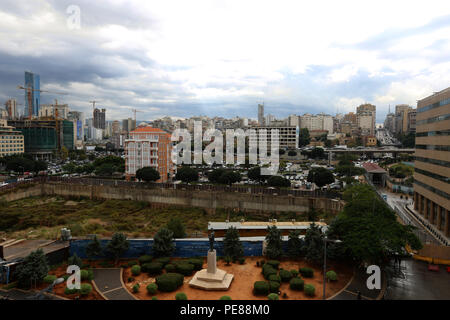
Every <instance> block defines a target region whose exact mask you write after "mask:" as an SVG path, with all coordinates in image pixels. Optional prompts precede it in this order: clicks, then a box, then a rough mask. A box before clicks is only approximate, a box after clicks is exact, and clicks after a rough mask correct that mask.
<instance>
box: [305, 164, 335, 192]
mask: <svg viewBox="0 0 450 320" xmlns="http://www.w3.org/2000/svg"><path fill="white" fill-rule="evenodd" d="M307 181H308V182H314V183H315V184H316V185H317V186H318V187H319V188H322V187H323V186H324V185H327V184H330V183H333V182H334V176H333V173H331V171H330V170H327V169H325V168H322V167H319V168H313V169H311V170H309V173H308V178H307Z"/></svg>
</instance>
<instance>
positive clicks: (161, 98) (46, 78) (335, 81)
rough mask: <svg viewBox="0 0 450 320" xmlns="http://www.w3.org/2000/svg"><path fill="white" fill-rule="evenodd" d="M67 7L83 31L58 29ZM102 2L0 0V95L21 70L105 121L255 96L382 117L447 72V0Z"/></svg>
mask: <svg viewBox="0 0 450 320" xmlns="http://www.w3.org/2000/svg"><path fill="white" fill-rule="evenodd" d="M72 4H74V5H77V6H78V7H79V8H80V23H81V24H80V29H75V30H70V29H69V28H68V27H67V20H68V19H69V17H70V16H71V14H70V13H67V8H68V7H69V6H70V5H72ZM105 4H106V3H103V4H102V5H98V4H95V3H90V2H88V1H77V2H76V3H73V2H72V1H44V0H40V1H35V2H32V3H28V2H25V1H5V2H4V3H3V4H2V8H1V9H0V16H1V17H2V19H0V20H1V21H0V25H1V27H2V28H1V30H2V31H0V34H1V35H2V39H3V41H2V44H1V45H0V61H2V75H1V76H0V101H1V102H2V104H3V103H4V102H6V100H8V99H9V98H16V99H17V101H18V103H22V104H23V103H24V101H23V99H24V97H23V92H20V91H19V90H17V89H16V86H17V85H19V84H20V85H23V81H24V80H23V73H24V71H25V70H29V71H32V72H34V73H36V74H39V75H40V80H41V89H42V90H49V91H58V92H61V91H62V92H67V93H69V95H67V96H65V97H63V98H61V97H58V96H53V95H52V94H43V95H42V96H41V103H42V104H47V103H52V102H53V99H54V98H59V100H61V103H67V104H68V105H69V106H70V108H71V110H78V111H82V112H85V114H86V115H89V114H90V113H91V110H92V109H91V105H90V103H89V101H91V100H93V99H95V100H99V101H101V102H100V103H99V105H98V107H99V108H106V109H107V119H108V120H112V119H126V118H129V117H132V109H133V108H137V109H138V110H141V111H143V112H142V113H140V114H139V116H138V118H139V119H138V121H148V120H152V119H155V118H160V117H163V116H174V117H183V118H189V117H191V116H196V115H206V116H210V117H214V116H222V117H227V118H232V117H234V116H240V117H247V118H252V119H257V105H258V103H261V102H263V101H264V107H265V114H273V115H275V116H276V117H277V118H286V117H287V116H289V115H290V114H297V115H303V114H304V113H313V114H317V113H319V112H325V113H327V114H331V115H334V114H336V112H339V113H348V112H354V111H355V109H356V107H357V106H359V105H360V104H364V103H366V102H367V103H372V104H374V105H376V106H377V119H376V122H377V123H382V122H383V121H384V118H385V116H386V114H387V111H388V108H389V105H390V107H391V110H392V109H393V108H394V107H395V105H396V104H404V103H405V104H409V105H411V106H412V107H416V101H417V100H419V99H422V98H424V97H426V96H428V95H430V94H432V93H433V92H435V91H440V90H442V89H444V88H445V87H446V84H447V83H449V82H450V62H449V61H448V56H449V52H450V36H449V35H450V19H449V16H450V5H449V4H448V2H443V1H432V3H420V2H414V1H413V2H408V6H407V7H404V6H403V5H402V4H401V3H390V2H386V3H385V4H380V3H376V4H373V5H368V4H367V3H364V4H360V3H359V2H351V1H349V2H345V3H333V2H321V3H318V4H308V6H304V5H297V4H294V3H292V2H282V3H281V4H280V3H277V4H276V6H275V4H273V3H272V4H269V3H268V2H265V1H258V2H252V1H248V2H246V3H245V4H242V3H238V2H227V3H222V2H198V3H196V4H192V3H185V2H169V3H152V4H151V5H149V4H147V3H145V2H140V3H139V2H138V1H131V2H128V3H127V4H123V3H121V2H115V1H112V2H108V3H107V4H106V5H105ZM388 4H389V5H388ZM174 7H177V10H174V9H173V8H174ZM323 7H326V8H327V9H328V10H322V8H323ZM436 7H439V8H440V9H439V10H435V8H436ZM349 8H352V9H351V10H350V9H349ZM124 12H126V13H125V14H124ZM206 12H207V14H206ZM369 12H370V14H368V13H369ZM381 14H382V15H383V19H381V20H382V21H380V19H378V18H377V17H378V16H381ZM405 17H406V18H407V19H404V18H405ZM324 20H326V21H327V23H326V24H325V23H323V24H322V23H321V21H324ZM330 26H335V28H334V27H333V28H330ZM312 30H314V32H312ZM22 108H23V106H22Z"/></svg>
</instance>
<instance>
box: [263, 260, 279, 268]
mask: <svg viewBox="0 0 450 320" xmlns="http://www.w3.org/2000/svg"><path fill="white" fill-rule="evenodd" d="M266 263H267V264H269V265H271V266H272V267H273V268H274V269H278V266H279V265H280V261H278V260H269V261H267V262H266Z"/></svg>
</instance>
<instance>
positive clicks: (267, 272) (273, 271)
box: [262, 263, 278, 279]
mask: <svg viewBox="0 0 450 320" xmlns="http://www.w3.org/2000/svg"><path fill="white" fill-rule="evenodd" d="M277 273H278V272H277V270H276V269H274V268H273V267H272V266H271V265H269V264H267V263H266V264H265V265H264V266H263V268H262V274H263V276H264V278H265V279H269V276H270V275H272V274H275V275H276V274H277Z"/></svg>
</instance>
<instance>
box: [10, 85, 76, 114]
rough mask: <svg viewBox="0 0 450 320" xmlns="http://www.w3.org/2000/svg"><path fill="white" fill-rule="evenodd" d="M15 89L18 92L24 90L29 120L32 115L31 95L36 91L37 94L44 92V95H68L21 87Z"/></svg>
mask: <svg viewBox="0 0 450 320" xmlns="http://www.w3.org/2000/svg"><path fill="white" fill-rule="evenodd" d="M17 89H20V90H25V92H26V93H27V99H28V119H29V120H31V117H32V115H33V100H32V94H33V91H37V92H46V93H52V94H64V95H67V94H68V93H65V92H53V91H47V90H39V89H32V88H31V87H27V88H25V87H23V86H21V85H18V86H17Z"/></svg>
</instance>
